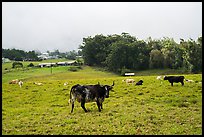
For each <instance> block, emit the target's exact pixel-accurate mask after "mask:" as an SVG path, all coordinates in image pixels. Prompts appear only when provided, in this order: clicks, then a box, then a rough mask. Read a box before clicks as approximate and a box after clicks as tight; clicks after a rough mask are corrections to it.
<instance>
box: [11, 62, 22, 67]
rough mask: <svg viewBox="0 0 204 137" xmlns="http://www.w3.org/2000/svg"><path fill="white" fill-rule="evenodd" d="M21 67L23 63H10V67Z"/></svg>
mask: <svg viewBox="0 0 204 137" xmlns="http://www.w3.org/2000/svg"><path fill="white" fill-rule="evenodd" d="M22 67H23V63H21V62H13V64H12V68H22Z"/></svg>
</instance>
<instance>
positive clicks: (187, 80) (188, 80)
mask: <svg viewBox="0 0 204 137" xmlns="http://www.w3.org/2000/svg"><path fill="white" fill-rule="evenodd" d="M186 82H188V83H192V82H194V81H193V80H190V79H186Z"/></svg>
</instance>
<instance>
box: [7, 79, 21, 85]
mask: <svg viewBox="0 0 204 137" xmlns="http://www.w3.org/2000/svg"><path fill="white" fill-rule="evenodd" d="M18 82H19V80H18V79H15V80H11V81H10V82H9V84H18Z"/></svg>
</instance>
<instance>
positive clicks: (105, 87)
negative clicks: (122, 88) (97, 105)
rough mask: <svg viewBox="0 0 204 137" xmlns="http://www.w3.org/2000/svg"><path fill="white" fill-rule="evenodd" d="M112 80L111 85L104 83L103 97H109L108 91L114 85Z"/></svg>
mask: <svg viewBox="0 0 204 137" xmlns="http://www.w3.org/2000/svg"><path fill="white" fill-rule="evenodd" d="M114 85H115V84H114V81H113V85H111V86H109V85H104V86H103V88H104V89H105V97H106V98H109V91H110V90H112V89H113V86H114Z"/></svg>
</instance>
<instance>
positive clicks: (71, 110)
mask: <svg viewBox="0 0 204 137" xmlns="http://www.w3.org/2000/svg"><path fill="white" fill-rule="evenodd" d="M73 110H74V102H72V110H71V113H72V112H73Z"/></svg>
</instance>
